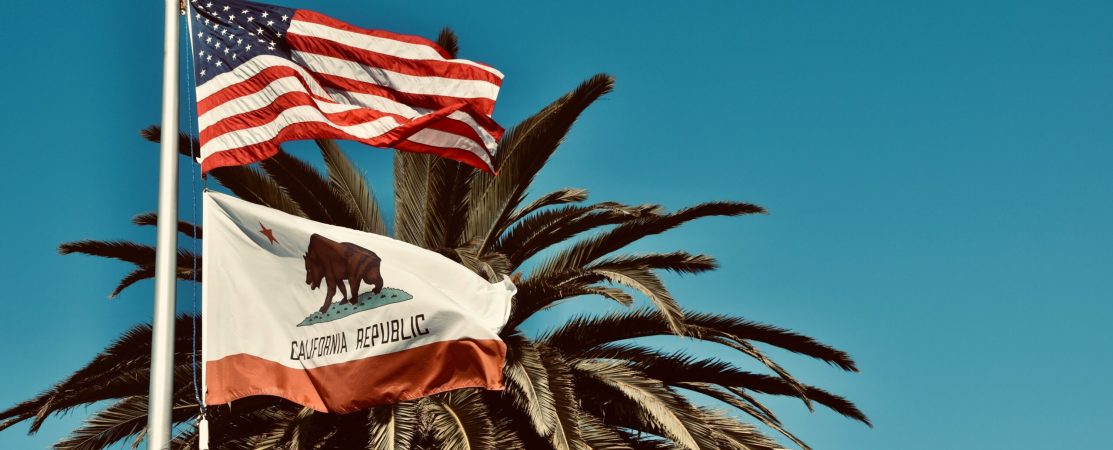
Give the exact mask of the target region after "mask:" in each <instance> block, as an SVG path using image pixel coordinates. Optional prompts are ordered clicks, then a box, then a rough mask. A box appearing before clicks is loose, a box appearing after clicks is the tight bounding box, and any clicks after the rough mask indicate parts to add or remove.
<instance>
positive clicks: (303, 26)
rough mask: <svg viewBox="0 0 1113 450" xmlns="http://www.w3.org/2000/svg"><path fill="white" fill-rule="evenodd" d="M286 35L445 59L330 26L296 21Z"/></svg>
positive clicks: (425, 49)
mask: <svg viewBox="0 0 1113 450" xmlns="http://www.w3.org/2000/svg"><path fill="white" fill-rule="evenodd" d="M286 33H287V34H295V35H301V36H308V37H316V38H321V39H328V40H330V41H333V42H339V43H341V44H344V45H350V46H352V47H355V48H361V49H364V50H370V51H373V52H376V53H382V54H384V55H390V56H394V57H398V58H403V59H415V60H424V59H432V60H443V59H444V58H442V57H441V55H440V53H437V51H436V50H434V49H433V48H431V47H429V46H427V45H421V44H411V43H409V42H401V41H396V40H393V39H388V38H384V37H377V36H369V35H366V34H360V33H353V32H351V31H347V30H340V29H336V28H333V27H330V26H328V25H322V24H319V23H313V22H305V21H301V20H295V21H293V22H292V23H290V29H289V30H287V31H286ZM448 61H451V62H454V63H460V64H467V65H469V66H474V67H478V68H480V69H483V70H486V71H488V72H490V73H491V74H493V75H495V76H497V77H499V78H502V77H503V75H502V72H499V71H498V70H496V69H495V68H493V67H490V66H486V65H483V64H479V63H476V62H472V61H468V60H466V59H450V60H448Z"/></svg>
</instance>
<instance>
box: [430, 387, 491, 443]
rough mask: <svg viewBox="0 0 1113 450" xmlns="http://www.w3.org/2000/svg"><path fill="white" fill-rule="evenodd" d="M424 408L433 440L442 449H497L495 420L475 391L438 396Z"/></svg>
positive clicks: (469, 390) (466, 390)
mask: <svg viewBox="0 0 1113 450" xmlns="http://www.w3.org/2000/svg"><path fill="white" fill-rule="evenodd" d="M424 404H425V407H426V408H427V409H426V411H427V413H428V417H429V421H430V423H429V426H430V429H431V433H432V436H433V438H434V439H435V440H436V442H437V443H438V445H439V446H440V448H443V449H447V450H483V449H490V448H492V447H493V445H494V435H493V430H492V425H491V418H490V417H489V416H488V415H487V409H486V406H484V404H483V401H482V398H481V396H480V395H479V394H478V393H477V392H476V391H475V390H474V389H460V390H456V391H450V392H446V393H443V394H439V395H435V396H433V397H429V401H428V402H425V403H424Z"/></svg>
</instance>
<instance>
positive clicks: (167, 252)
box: [147, 0, 181, 450]
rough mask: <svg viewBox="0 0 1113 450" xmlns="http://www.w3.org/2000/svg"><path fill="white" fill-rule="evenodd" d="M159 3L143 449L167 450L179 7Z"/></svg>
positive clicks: (172, 0) (170, 1)
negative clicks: (154, 216) (153, 246)
mask: <svg viewBox="0 0 1113 450" xmlns="http://www.w3.org/2000/svg"><path fill="white" fill-rule="evenodd" d="M164 1H165V3H166V11H165V13H164V15H163V19H164V27H165V30H164V31H163V38H164V46H163V50H162V51H163V54H162V138H161V140H160V141H161V152H160V156H159V157H160V159H161V162H160V163H159V182H158V247H157V250H156V252H155V305H154V317H153V318H152V321H151V328H152V331H153V333H152V335H151V385H150V396H149V397H148V399H149V404H148V409H147V449H148V450H167V449H169V448H170V409H171V405H172V404H173V402H174V398H173V394H174V391H173V386H174V372H173V368H174V285H175V280H176V271H177V268H178V261H177V256H178V242H177V234H176V233H177V228H178V58H179V55H178V21H179V17H180V10H181V9H180V8H181V6H180V4H179V0H164Z"/></svg>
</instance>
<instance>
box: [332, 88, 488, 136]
mask: <svg viewBox="0 0 1113 450" xmlns="http://www.w3.org/2000/svg"><path fill="white" fill-rule="evenodd" d="M326 90H327V91H328V92H329V97H330V98H332V99H334V100H336V101H338V102H341V103H348V104H353V105H360V106H363V107H366V108H371V109H375V110H379V111H382V112H385V113H389V114H397V115H399V116H403V117H417V116H420V115H422V114H428V113H431V112H433V110H431V109H425V108H413V107H410V106H407V105H404V104H402V103H398V102H396V101H394V100H391V99H389V98H386V97H379V96H378V95H371V94H364V93H361V92H350V91H342V90H339V89H332V88H326ZM448 117H450V118H452V119H455V120H459V121H460V122H464V123H465V124H467V125H468V126H469V127H471V128H472V129H474V130H475V132H476V133H477V134H479V137H480V138H482V139H483V143H484V144H485V145H487V147H489V148H495V146H496V145H498V143H497V142H496V141H495V138H494V137H493V136H491V133H490V132H488V131H487V129H485V128H483V127H482V126H481V125H479V124H478V123H476V121H475V118H473V117H472V116H470V115H468V114H467V113H464V112H460V111H456V112H454V113H452V114H450V115H449V116H448Z"/></svg>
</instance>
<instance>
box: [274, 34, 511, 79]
mask: <svg viewBox="0 0 1113 450" xmlns="http://www.w3.org/2000/svg"><path fill="white" fill-rule="evenodd" d="M286 42H288V43H289V44H290V47H291V48H293V49H295V50H300V51H304V52H309V53H316V54H318V55H326V56H333V57H336V58H343V59H347V60H351V61H356V62H359V63H361V64H364V65H367V66H372V67H381V68H383V69H386V70H389V71H392V72H398V73H403V74H407V75H416V76H423V77H441V78H451V79H457V80H481V81H486V82H488V83H491V84H494V85H496V86H502V78H500V77H498V76H497V75H495V74H493V73H491V72H490V71H487V70H484V69H481V68H479V67H476V66H473V65H469V64H460V63H457V62H452V61H437V60H428V59H427V60H412V59H406V58H398V57H395V56H390V55H387V54H383V53H379V52H374V51H371V50H365V49H362V48H356V47H353V46H351V45H348V44H346V43H344V42H336V41H331V40H328V39H322V38H319V37H314V36H302V35H299V34H294V33H291V34H287V35H286Z"/></svg>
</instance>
